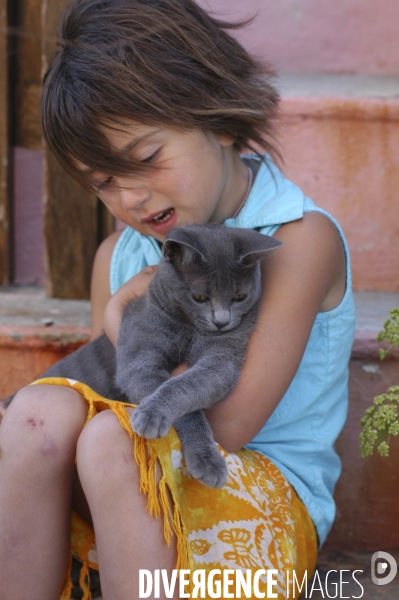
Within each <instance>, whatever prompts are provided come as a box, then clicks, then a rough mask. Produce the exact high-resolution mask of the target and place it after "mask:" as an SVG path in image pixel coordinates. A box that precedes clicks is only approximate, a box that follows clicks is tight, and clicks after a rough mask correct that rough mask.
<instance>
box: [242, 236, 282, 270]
mask: <svg viewBox="0 0 399 600" xmlns="http://www.w3.org/2000/svg"><path fill="white" fill-rule="evenodd" d="M240 242H241V247H240V249H239V259H238V264H239V265H240V267H251V266H253V265H254V264H255V263H256V261H257V260H261V259H262V258H264V257H265V256H266V254H267V253H268V252H270V250H274V249H275V248H278V247H279V246H282V245H283V242H280V240H276V239H275V238H273V237H271V236H270V235H264V234H263V233H257V232H256V231H253V230H252V229H248V230H246V231H245V233H244V235H243V236H242V237H241V239H240Z"/></svg>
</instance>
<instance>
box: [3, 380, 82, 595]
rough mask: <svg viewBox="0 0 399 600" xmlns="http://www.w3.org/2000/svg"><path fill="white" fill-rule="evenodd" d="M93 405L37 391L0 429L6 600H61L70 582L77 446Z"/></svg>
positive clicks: (13, 407) (25, 395) (20, 400)
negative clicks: (69, 563)
mask: <svg viewBox="0 0 399 600" xmlns="http://www.w3.org/2000/svg"><path fill="white" fill-rule="evenodd" d="M86 415H87V404H86V402H84V400H83V399H82V398H81V396H80V395H79V394H78V393H77V392H75V391H74V390H71V389H69V388H63V387H55V386H48V385H35V386H30V387H27V388H24V389H23V390H21V391H20V392H19V393H18V394H17V395H16V396H15V398H14V400H13V401H12V403H11V404H10V406H9V407H8V408H7V411H6V413H5V415H4V417H3V420H2V422H1V426H0V580H1V584H0V587H1V600H11V599H12V600H39V599H40V600H55V599H56V598H59V596H60V593H61V591H62V587H63V584H64V581H65V576H66V572H67V566H68V559H69V526H70V518H71V515H70V511H71V494H72V485H73V477H74V463H75V453H76V444H77V440H78V437H79V435H80V433H81V430H82V427H83V424H84V422H85V419H86Z"/></svg>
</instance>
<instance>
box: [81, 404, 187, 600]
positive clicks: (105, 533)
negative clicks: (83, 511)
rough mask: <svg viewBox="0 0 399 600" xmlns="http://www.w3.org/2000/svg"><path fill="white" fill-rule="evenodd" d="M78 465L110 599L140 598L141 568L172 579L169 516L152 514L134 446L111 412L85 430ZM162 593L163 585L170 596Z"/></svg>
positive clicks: (106, 596)
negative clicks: (166, 530) (166, 535)
mask: <svg viewBox="0 0 399 600" xmlns="http://www.w3.org/2000/svg"><path fill="white" fill-rule="evenodd" d="M77 465H78V472H79V478H80V481H81V484H82V487H83V490H84V492H85V495H86V498H87V501H88V503H89V506H90V512H91V515H92V518H93V524H94V529H95V532H96V542H97V551H98V561H99V568H100V578H101V588H102V592H103V598H104V600H132V599H133V598H138V597H139V569H148V570H149V571H152V572H153V571H154V570H155V569H167V570H168V573H169V577H168V578H169V580H170V573H171V570H172V569H174V568H175V564H176V547H175V543H173V541H172V544H171V546H170V547H169V548H168V547H167V545H166V542H165V539H164V535H163V516H162V515H161V517H160V518H159V519H154V518H153V517H151V516H150V515H149V513H148V511H147V510H146V503H147V498H146V496H145V495H144V494H140V493H139V471H138V467H137V464H136V462H135V460H134V457H133V442H132V440H131V439H130V437H129V436H128V434H127V433H126V431H124V430H123V429H122V428H121V426H120V424H119V423H118V421H117V419H116V417H115V415H114V414H113V413H111V411H108V410H107V411H104V412H102V413H100V414H98V415H97V416H96V417H94V419H92V420H91V421H90V422H89V423H88V425H87V426H86V427H85V429H84V430H83V432H82V434H81V436H80V438H79V442H78V449H77ZM176 588H177V586H176ZM162 591H163V586H162V585H161V598H166V597H165V596H163V595H162ZM151 597H154V596H153V595H152V596H151ZM174 598H179V595H178V592H177V590H176V591H175V595H174Z"/></svg>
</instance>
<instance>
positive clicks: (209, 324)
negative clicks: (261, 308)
mask: <svg viewBox="0 0 399 600" xmlns="http://www.w3.org/2000/svg"><path fill="white" fill-rule="evenodd" d="M229 267H230V268H228V269H227V268H226V265H224V268H222V269H221V270H219V271H218V270H215V269H213V268H212V267H211V268H209V266H206V265H204V266H202V268H201V266H196V267H194V268H193V267H191V268H190V269H189V270H188V271H187V272H186V273H185V278H184V281H183V283H182V286H181V288H180V290H179V291H180V293H179V299H178V302H179V306H180V308H181V309H182V310H183V311H184V312H185V314H186V316H187V317H188V319H189V320H190V321H191V322H192V323H193V324H194V325H195V327H196V328H197V329H198V330H199V331H203V332H206V333H223V332H225V331H229V330H231V329H234V328H235V327H237V326H238V325H239V324H240V322H241V319H242V317H243V316H244V315H245V314H246V313H247V312H248V311H249V310H250V309H251V308H252V307H253V305H254V304H255V303H256V302H257V300H258V299H259V296H260V290H261V287H260V269H259V263H257V264H256V265H254V266H253V267H251V268H245V269H244V268H239V267H238V266H229Z"/></svg>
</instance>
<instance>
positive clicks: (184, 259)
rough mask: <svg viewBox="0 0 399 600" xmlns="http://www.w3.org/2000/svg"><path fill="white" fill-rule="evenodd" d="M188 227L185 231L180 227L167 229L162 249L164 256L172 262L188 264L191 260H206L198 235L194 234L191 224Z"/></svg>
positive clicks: (198, 261)
mask: <svg viewBox="0 0 399 600" xmlns="http://www.w3.org/2000/svg"><path fill="white" fill-rule="evenodd" d="M190 229H191V230H190V231H186V230H185V229H184V228H182V227H180V228H176V229H171V230H170V231H168V233H167V235H166V238H165V241H164V243H163V247H162V251H163V255H164V257H165V258H166V259H167V260H169V262H171V263H172V264H177V263H180V264H183V265H188V264H191V263H192V262H197V263H200V262H206V259H205V256H204V250H203V247H202V244H201V241H200V239H199V235H196V233H195V231H193V227H192V226H191V228H190Z"/></svg>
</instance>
